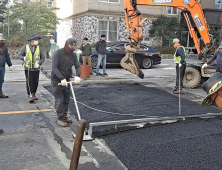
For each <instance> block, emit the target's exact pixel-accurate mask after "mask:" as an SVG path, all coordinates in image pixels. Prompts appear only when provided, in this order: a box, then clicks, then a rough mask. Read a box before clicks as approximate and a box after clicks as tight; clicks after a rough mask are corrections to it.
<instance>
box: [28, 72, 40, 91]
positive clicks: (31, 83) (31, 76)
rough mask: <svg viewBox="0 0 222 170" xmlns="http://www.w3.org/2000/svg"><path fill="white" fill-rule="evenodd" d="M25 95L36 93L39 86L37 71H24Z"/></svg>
mask: <svg viewBox="0 0 222 170" xmlns="http://www.w3.org/2000/svg"><path fill="white" fill-rule="evenodd" d="M25 77H26V89H27V94H28V95H30V93H31V94H32V93H36V91H37V88H38V85H39V70H35V71H33V70H25Z"/></svg>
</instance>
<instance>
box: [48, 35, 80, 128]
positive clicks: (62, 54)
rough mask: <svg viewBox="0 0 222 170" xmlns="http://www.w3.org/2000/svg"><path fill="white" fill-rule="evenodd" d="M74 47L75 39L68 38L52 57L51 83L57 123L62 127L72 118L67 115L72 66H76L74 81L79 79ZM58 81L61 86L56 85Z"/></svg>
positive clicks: (78, 65) (70, 121) (75, 47)
mask: <svg viewBox="0 0 222 170" xmlns="http://www.w3.org/2000/svg"><path fill="white" fill-rule="evenodd" d="M75 49H77V42H76V40H75V39H74V38H69V39H68V40H66V43H65V46H64V48H62V49H59V50H56V51H55V52H54V54H53V57H52V74H51V75H52V76H51V83H52V87H53V93H54V97H55V109H56V113H57V118H58V124H59V125H60V126H62V127H67V126H68V123H72V120H71V119H68V117H67V112H68V107H69V101H70V87H68V83H67V81H70V78H72V66H75V68H76V76H75V77H74V81H75V83H78V82H79V80H80V78H79V76H80V71H81V70H80V64H79V62H78V60H77V57H76V54H75V53H73V51H74V50H75ZM59 83H61V84H62V86H60V85H58V84H59Z"/></svg>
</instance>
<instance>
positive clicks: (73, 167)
mask: <svg viewBox="0 0 222 170" xmlns="http://www.w3.org/2000/svg"><path fill="white" fill-rule="evenodd" d="M85 126H86V122H85V120H83V119H82V120H79V123H78V127H77V132H76V137H75V143H74V146H73V152H72V159H71V163H70V167H69V170H77V168H78V164H79V157H80V152H81V148H82V141H83V136H84V130H85Z"/></svg>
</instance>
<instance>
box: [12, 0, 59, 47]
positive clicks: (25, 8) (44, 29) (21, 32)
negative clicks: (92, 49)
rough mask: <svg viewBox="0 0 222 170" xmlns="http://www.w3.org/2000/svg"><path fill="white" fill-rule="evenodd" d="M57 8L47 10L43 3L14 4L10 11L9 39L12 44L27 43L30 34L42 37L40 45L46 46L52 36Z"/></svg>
mask: <svg viewBox="0 0 222 170" xmlns="http://www.w3.org/2000/svg"><path fill="white" fill-rule="evenodd" d="M56 10H57V8H48V7H47V6H46V2H45V1H42V0H40V1H38V2H25V1H23V2H22V3H15V5H14V6H13V7H12V8H11V10H10V13H9V14H10V15H9V18H10V37H9V39H10V40H11V41H12V42H17V41H18V43H23V44H25V43H27V40H28V38H29V35H30V34H33V33H37V34H38V35H39V36H41V37H42V41H41V43H42V45H43V46H48V44H49V37H47V36H46V35H48V34H54V33H55V30H56V24H57V23H58V21H57V18H56Z"/></svg>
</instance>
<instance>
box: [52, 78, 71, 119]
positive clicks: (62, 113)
mask: <svg viewBox="0 0 222 170" xmlns="http://www.w3.org/2000/svg"><path fill="white" fill-rule="evenodd" d="M58 83H61V82H60V81H54V80H52V81H51V84H52V89H53V94H54V97H55V109H56V113H57V117H58V119H67V112H68V109H69V101H70V87H69V86H68V87H64V86H60V85H58Z"/></svg>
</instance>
